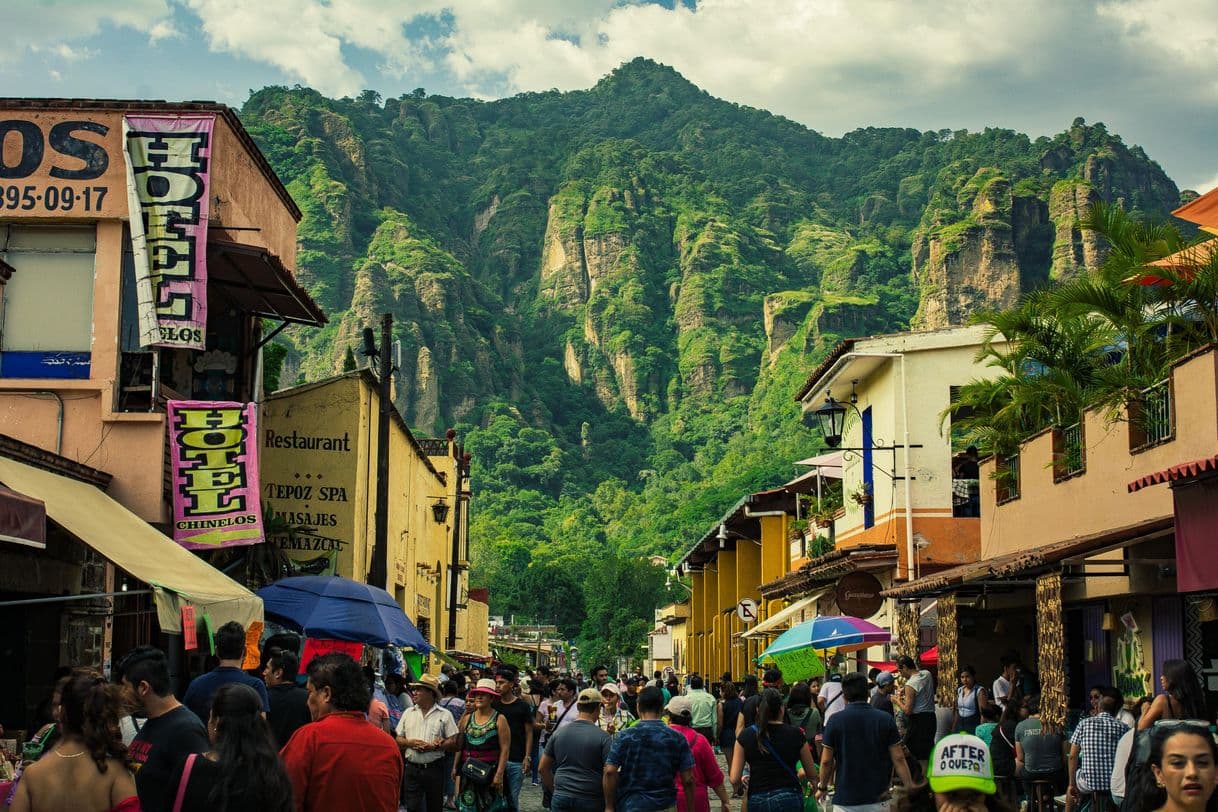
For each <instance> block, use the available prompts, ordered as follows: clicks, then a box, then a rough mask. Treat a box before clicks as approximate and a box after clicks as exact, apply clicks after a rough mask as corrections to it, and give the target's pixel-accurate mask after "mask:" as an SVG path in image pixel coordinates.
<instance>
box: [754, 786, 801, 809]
mask: <svg viewBox="0 0 1218 812" xmlns="http://www.w3.org/2000/svg"><path fill="white" fill-rule="evenodd" d="M748 803H749V812H803V809H804V799H803V797H802V796H800V794H799V793H798V792H796V791H795V790H793V789H788V788H783V789H772V790H770V791H768V792H750V793H749V799H748Z"/></svg>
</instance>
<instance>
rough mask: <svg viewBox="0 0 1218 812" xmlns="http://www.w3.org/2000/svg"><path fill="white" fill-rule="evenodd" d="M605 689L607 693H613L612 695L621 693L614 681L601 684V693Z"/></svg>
mask: <svg viewBox="0 0 1218 812" xmlns="http://www.w3.org/2000/svg"><path fill="white" fill-rule="evenodd" d="M605 691H608V692H609V693H611V694H613V695H614V696H621V695H622V689H621V688H618V687H617V683H616V682H606V683H605V684H604V685H602V686H601V693H602V694H603V693H605Z"/></svg>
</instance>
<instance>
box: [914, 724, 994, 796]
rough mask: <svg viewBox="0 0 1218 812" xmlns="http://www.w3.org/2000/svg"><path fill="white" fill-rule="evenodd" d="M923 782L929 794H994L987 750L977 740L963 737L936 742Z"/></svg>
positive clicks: (966, 735) (971, 737) (945, 737)
mask: <svg viewBox="0 0 1218 812" xmlns="http://www.w3.org/2000/svg"><path fill="white" fill-rule="evenodd" d="M927 779H928V780H929V781H930V788H931V790H932V791H933V792H952V791H954V790H958V789H971V790H976V791H977V792H980V793H983V794H985V795H993V794H994V793H995V792H996V791H997V787H996V785H995V784H994V764H993V762H992V761H991V760H990V748H989V747H987V746H986V744H985V742H983V741H982V740H981V739H979V738H977V737H976V736H970V735H968V734H966V733H956V734H953V735H950V736H944V737H943V738H942V739H940V740H939V742H938V743H937V744H936V745H935V749H934V752H932V753H931V756H930V764H929V765H928V767H927Z"/></svg>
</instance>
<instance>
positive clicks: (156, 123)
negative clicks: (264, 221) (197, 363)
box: [123, 116, 215, 350]
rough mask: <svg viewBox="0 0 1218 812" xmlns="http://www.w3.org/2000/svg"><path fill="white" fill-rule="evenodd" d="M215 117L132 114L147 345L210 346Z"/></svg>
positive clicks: (127, 137)
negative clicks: (209, 272) (209, 231)
mask: <svg viewBox="0 0 1218 812" xmlns="http://www.w3.org/2000/svg"><path fill="white" fill-rule="evenodd" d="M214 124H215V116H127V117H126V118H124V119H123V143H124V146H125V155H126V158H127V205H128V208H129V211H130V213H131V248H132V252H133V253H134V255H135V269H136V270H135V283H136V301H137V302H138V305H139V325H140V343H141V344H142V345H143V346H145V347H147V346H158V347H180V348H186V349H197V350H201V349H204V340H205V338H206V332H207V216H208V203H209V195H208V190H209V186H210V165H211V139H212V127H213V125H214Z"/></svg>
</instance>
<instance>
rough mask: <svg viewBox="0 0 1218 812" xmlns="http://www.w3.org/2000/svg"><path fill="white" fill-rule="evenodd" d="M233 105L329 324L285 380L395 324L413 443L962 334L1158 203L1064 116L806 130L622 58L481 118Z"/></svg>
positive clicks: (453, 108) (482, 109)
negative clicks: (292, 226)
mask: <svg viewBox="0 0 1218 812" xmlns="http://www.w3.org/2000/svg"><path fill="white" fill-rule="evenodd" d="M243 117H244V119H245V121H246V123H247V124H248V126H249V127H250V129H251V131H252V132H253V133H254V135H255V137H256V138H257V139H258V141H259V143H260V144H261V145H262V147H263V149H264V150H265V151H266V153H267V154H268V157H269V158H270V160H271V161H272V163H273V164H274V165H275V167H276V169H277V170H278V171H279V172H280V174H281V175H282V176H283V177H284V178H285V180H287V181H288V184H289V189H290V191H291V192H292V194H293V195H294V196H295V197H296V199H297V200H298V202H299V203H300V204H301V208H302V210H303V211H304V213H305V218H304V221H303V222H302V223H301V228H300V241H301V251H300V256H299V264H300V267H299V268H298V269H297V271H298V274H299V276H300V278H301V280H302V281H304V282H305V284H307V285H308V286H309V288H310V289H311V290H312V291H313V292H314V294H315V295H316V296H317V297H318V299H319V300H320V301H321V302H322V303H323V305H324V306H325V307H326V309H327V310H328V311H329V312H330V313H331V314H332V315H333V316H334V323H333V324H332V325H331V327H329V328H327V330H325V331H321V332H319V333H315V334H304V333H298V334H297V335H296V336H295V337H293V338H292V339H291V341H292V344H293V347H292V357H291V359H290V360H289V367H290V368H299V369H301V370H302V374H303V376H304V377H306V378H316V377H319V376H322V375H326V374H330V373H332V372H334V371H336V370H337V369H339V368H340V367H341V364H342V361H343V358H344V357H345V355H346V351H347V349H348V348H349V347H351V346H357V345H358V340H357V339H358V333H359V330H360V329H361V328H362V327H363V326H364V325H371V324H375V323H376V321H377V319H378V316H379V314H380V313H381V312H384V311H390V312H393V313H394V316H395V320H396V327H395V339H396V340H397V341H398V342H399V343H400V348H401V349H400V359H401V360H400V366H401V368H402V374H401V376H400V378H399V387H398V397H399V401H400V404H399V405H400V406H401V407H402V410H403V412H404V414H406V415H408V417H409V419H410V420H411V422H412V423H414V424H415V425H417V426H419V427H420V428H422V429H423V430H425V431H438V430H440V429H442V428H443V427H445V426H447V425H449V424H452V423H454V422H458V421H462V420H475V421H477V420H479V419H480V417H479V404H480V403H484V402H486V401H487V400H488V399H498V398H506V399H507V400H509V401H511V402H513V403H514V404H515V405H516V406H517V407H518V408H519V410H520V414H521V415H522V419H524V420H526V421H528V422H534V423H537V424H538V425H545V426H549V427H551V428H553V427H557V426H562V425H563V424H564V423H565V422H566V421H568V420H569V419H574V418H573V417H572V418H568V417H567V416H566V413H567V412H568V411H570V410H571V409H572V408H573V404H574V403H575V402H576V401H577V400H578V399H579V398H591V399H593V400H594V401H595V409H596V410H600V411H602V412H605V413H613V412H621V413H622V414H624V415H628V416H629V417H631V418H632V419H634V420H636V421H639V422H641V423H644V424H648V423H651V422H653V421H655V420H657V419H660V418H661V417H663V416H664V415H666V414H669V413H672V412H673V411H674V410H677V409H687V408H709V409H712V410H713V409H715V408H716V406H715V404H720V403H727V402H731V401H733V400H734V399H738V398H745V399H751V400H753V401H757V400H758V398H759V397H760V396H759V395H757V392H759V391H762V390H765V391H766V392H767V393H768V392H769V391H770V386H771V384H772V382H773V378H774V376H775V375H777V374H778V373H777V372H775V371H774V370H776V369H778V367H779V366H781V364H780V363H779V362H780V360H781V358H782V357H784V354H790V355H791V356H792V357H793V358H795V359H797V363H796V365H804V366H806V365H808V364H810V363H813V362H814V360H815V358H816V357H817V356H818V354H819V353H820V352H822V351H823V350H824V348H825V347H826V346H827V345H828V344H830V343H832V342H833V341H835V340H837V339H838V338H839V337H841V336H843V335H853V334H862V333H866V332H873V331H878V330H897V329H905V328H907V327H909V326H910V325H911V324H912V325H913V326H914V327H915V328H935V327H941V326H945V325H952V324H962V323H965V322H966V321H967V320H968V318H969V316H970V314H971V313H973V312H975V311H976V310H977V309H979V308H983V307H1005V306H1008V305H1010V304H1012V303H1014V302H1015V301H1016V300H1017V299H1018V297H1019V296H1020V295H1021V294H1022V293H1024V292H1026V291H1028V290H1030V289H1032V288H1034V287H1036V286H1037V285H1040V284H1044V283H1045V282H1046V281H1047V280H1050V279H1056V278H1061V277H1064V276H1069V275H1071V274H1077V273H1082V272H1085V271H1086V270H1087V269H1089V268H1094V267H1095V266H1096V265H1097V264H1098V263H1100V262H1101V261H1102V260H1103V256H1104V249H1103V246H1102V245H1100V244H1098V243H1097V241H1096V240H1095V239H1094V238H1093V237H1091V236H1090V235H1088V234H1087V233H1085V232H1082V231H1080V229H1079V228H1078V225H1077V223H1078V220H1079V218H1080V217H1081V216H1082V215H1083V214H1084V213H1085V211H1086V209H1087V207H1088V205H1089V204H1090V203H1091V202H1093V201H1095V200H1108V201H1121V202H1123V203H1124V204H1125V205H1127V206H1129V207H1131V208H1135V209H1138V210H1141V211H1145V212H1147V213H1152V214H1154V213H1158V214H1161V213H1163V212H1166V211H1168V210H1170V209H1171V208H1172V207H1173V206H1174V205H1176V203H1177V201H1178V198H1179V193H1178V190H1177V189H1176V187H1175V186H1174V184H1172V183H1171V181H1170V180H1169V179H1168V178H1167V177H1166V176H1165V175H1164V174H1163V172H1162V170H1161V169H1160V168H1159V167H1158V165H1157V164H1155V163H1154V162H1153V161H1151V160H1150V159H1149V158H1148V157H1147V156H1146V155H1145V154H1144V153H1143V152H1142V151H1141V150H1140V149H1139V148H1137V147H1133V148H1130V147H1127V146H1126V145H1125V144H1124V143H1123V142H1122V141H1121V139H1120V138H1119V137H1117V136H1115V135H1112V134H1110V133H1108V132H1107V130H1106V129H1105V128H1104V127H1103V125H1098V124H1097V125H1087V124H1086V123H1085V122H1083V121H1082V120H1081V119H1080V120H1076V121H1075V122H1074V123H1073V124H1072V125H1071V126H1070V127H1069V128H1068V129H1067V130H1065V131H1064V132H1063V133H1061V134H1060V135H1058V136H1055V137H1053V138H1041V139H1037V140H1035V141H1033V140H1031V139H1029V138H1027V137H1026V136H1023V135H1020V134H1018V133H1014V132H1011V131H1009V130H998V129H987V130H985V131H984V132H982V133H967V132H949V131H941V132H937V133H922V132H917V131H913V130H899V129H874V128H868V129H865V130H858V131H856V132H853V133H849V134H847V135H846V136H845V137H843V138H841V139H827V138H824V137H823V136H820V135H819V134H817V133H815V132H812V131H810V130H807V129H805V128H803V127H801V126H799V125H796V124H794V123H792V122H790V121H787V120H784V119H781V118H778V117H775V116H771V115H769V114H767V113H765V112H764V111H758V110H752V109H749V108H743V107H738V106H735V105H731V104H727V103H725V102H721V101H718V100H716V99H713V98H711V97H710V96H708V95H707V94H705V93H703V92H702V91H700V90H698V89H697V88H695V87H694V86H693V85H691V84H690V83H689V82H687V81H685V80H684V79H682V78H681V77H680V76H679V75H677V74H676V73H675V72H673V71H672V70H670V69H668V68H665V67H663V66H660V65H656V64H654V63H651V62H647V61H645V60H636V61H635V62H632V63H630V64H628V65H625V66H623V67H622V68H620V69H619V70H618V71H616V72H615V73H614V74H612V75H611V76H609V77H606V79H605V80H603V81H602V82H601V83H600V84H598V85H597V86H596V87H595V88H593V89H591V90H588V91H580V92H573V93H557V92H551V93H541V94H526V95H524V96H518V97H514V98H511V99H504V100H501V101H494V102H476V101H471V100H468V99H451V98H445V97H428V96H426V95H425V94H423V93H421V92H416V93H413V94H409V95H404V96H402V97H399V98H397V99H389V100H382V99H381V98H379V97H378V96H376V94H372V93H366V94H364V95H362V96H361V97H360V98H358V99H354V100H353V99H343V100H332V99H326V98H323V97H321V96H319V95H318V94H316V93H314V92H312V91H309V90H304V89H299V88H298V89H294V90H289V89H285V88H268V89H266V90H263V91H259V92H258V93H255V94H254V95H253V96H252V97H251V99H250V100H249V102H248V103H247V104H246V106H245V109H244V110H243ZM543 370H544V374H542V371H543ZM559 389H564V392H563V393H562V394H559V391H558V390H559ZM766 396H767V397H770V395H769V394H767V395H766ZM573 399H574V400H573ZM699 404H700V405H699ZM582 408H583V407H581V409H582ZM757 408H759V407H754V408H753V412H754V413H755V414H760V412H757ZM763 411H764V410H763ZM586 417H587V414H583V415H582V416H581V422H582V421H583V420H584V419H585V418H586Z"/></svg>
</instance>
